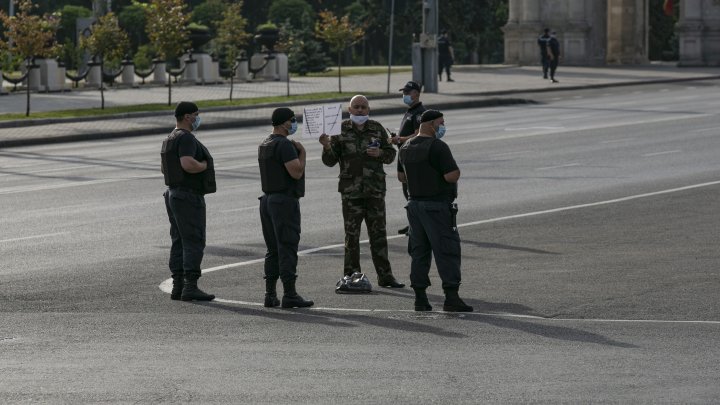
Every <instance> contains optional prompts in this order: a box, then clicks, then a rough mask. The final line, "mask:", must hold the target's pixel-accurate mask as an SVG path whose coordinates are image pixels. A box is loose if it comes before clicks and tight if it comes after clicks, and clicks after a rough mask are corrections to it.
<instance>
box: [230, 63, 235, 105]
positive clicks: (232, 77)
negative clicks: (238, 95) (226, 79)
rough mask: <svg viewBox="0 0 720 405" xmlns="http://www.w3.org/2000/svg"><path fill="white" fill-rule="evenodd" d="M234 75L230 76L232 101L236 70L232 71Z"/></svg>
mask: <svg viewBox="0 0 720 405" xmlns="http://www.w3.org/2000/svg"><path fill="white" fill-rule="evenodd" d="M232 73H233V74H232V76H230V101H232V93H233V82H234V80H233V79H234V78H235V70H233V71H232Z"/></svg>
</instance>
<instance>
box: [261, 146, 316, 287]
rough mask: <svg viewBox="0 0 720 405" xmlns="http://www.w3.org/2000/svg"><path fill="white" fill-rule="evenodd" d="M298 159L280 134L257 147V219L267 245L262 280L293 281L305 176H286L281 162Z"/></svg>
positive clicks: (295, 150)
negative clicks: (258, 209)
mask: <svg viewBox="0 0 720 405" xmlns="http://www.w3.org/2000/svg"><path fill="white" fill-rule="evenodd" d="M295 159H298V153H297V149H296V148H295V145H293V143H292V142H291V141H290V140H289V139H287V138H286V137H284V136H282V135H275V134H272V135H270V136H269V137H268V138H266V139H265V140H264V141H263V143H262V144H260V147H259V148H258V164H259V166H260V181H261V183H262V190H263V193H264V194H263V195H262V196H261V197H260V220H261V222H262V231H263V237H264V238H265V245H266V246H267V253H266V254H265V279H266V280H268V281H271V282H273V283H274V282H275V281H277V279H278V277H279V278H280V279H281V280H282V282H283V283H284V284H285V283H290V282H293V283H294V281H295V279H296V278H297V274H296V273H297V269H296V267H297V261H298V258H297V251H298V243H299V242H300V202H299V198H301V197H303V196H304V195H305V175H304V174H303V176H302V177H301V178H300V179H297V180H296V179H294V178H292V177H291V176H290V174H289V173H288V171H287V168H286V167H285V163H287V162H290V161H292V160H295Z"/></svg>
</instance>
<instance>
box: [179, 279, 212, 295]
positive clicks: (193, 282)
mask: <svg viewBox="0 0 720 405" xmlns="http://www.w3.org/2000/svg"><path fill="white" fill-rule="evenodd" d="M199 277H200V275H199V274H194V273H191V274H187V273H185V287H184V288H183V291H182V295H181V296H180V299H181V300H183V301H212V300H214V299H215V296H214V295H212V294H206V293H205V292H203V290H201V289H199V288H198V286H197V281H198V278H199Z"/></svg>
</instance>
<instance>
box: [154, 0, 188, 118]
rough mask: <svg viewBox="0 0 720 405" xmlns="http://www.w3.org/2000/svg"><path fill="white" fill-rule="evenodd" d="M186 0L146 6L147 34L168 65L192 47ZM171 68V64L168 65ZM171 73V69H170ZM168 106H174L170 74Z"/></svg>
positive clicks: (160, 0)
mask: <svg viewBox="0 0 720 405" xmlns="http://www.w3.org/2000/svg"><path fill="white" fill-rule="evenodd" d="M185 8H186V7H185V2H184V0H150V3H148V4H147V5H146V8H145V10H146V12H147V25H146V27H145V30H146V32H147V35H148V38H149V39H150V43H152V45H153V47H154V49H155V51H156V52H157V53H158V57H160V58H161V59H163V60H164V61H165V62H166V63H167V62H169V61H170V60H172V59H176V58H177V57H178V56H180V55H181V54H182V53H183V52H185V51H186V50H187V49H188V47H189V46H190V41H189V40H188V32H187V25H188V21H189V19H190V17H189V15H188V14H187V12H186V10H185ZM167 66H168V67H169V64H168V65H167ZM168 72H169V68H168ZM167 84H168V105H171V104H172V77H171V75H170V74H168V82H167Z"/></svg>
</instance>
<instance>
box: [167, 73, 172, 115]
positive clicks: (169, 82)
mask: <svg viewBox="0 0 720 405" xmlns="http://www.w3.org/2000/svg"><path fill="white" fill-rule="evenodd" d="M170 105H172V75H171V74H170V69H168V106H170Z"/></svg>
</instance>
